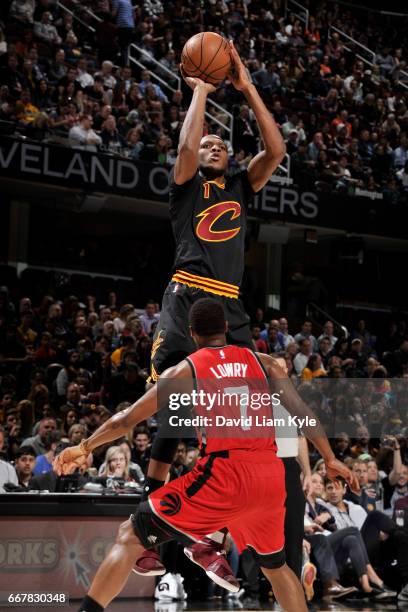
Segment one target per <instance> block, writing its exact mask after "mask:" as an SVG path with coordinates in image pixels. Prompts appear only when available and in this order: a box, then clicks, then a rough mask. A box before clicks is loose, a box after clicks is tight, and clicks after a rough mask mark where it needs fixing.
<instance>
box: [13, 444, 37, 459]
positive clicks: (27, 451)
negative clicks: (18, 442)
mask: <svg viewBox="0 0 408 612" xmlns="http://www.w3.org/2000/svg"><path fill="white" fill-rule="evenodd" d="M24 455H31V456H32V457H36V456H37V453H36V452H35V450H34V448H33V447H32V446H29V445H28V444H27V445H26V446H20V448H18V449H17V450H16V452H15V454H14V459H20V457H23V456H24Z"/></svg>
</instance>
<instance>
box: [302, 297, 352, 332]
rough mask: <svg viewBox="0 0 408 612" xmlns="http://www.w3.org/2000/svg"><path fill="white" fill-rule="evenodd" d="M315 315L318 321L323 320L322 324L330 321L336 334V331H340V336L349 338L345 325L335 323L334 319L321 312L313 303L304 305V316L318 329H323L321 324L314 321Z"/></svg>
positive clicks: (321, 309)
mask: <svg viewBox="0 0 408 612" xmlns="http://www.w3.org/2000/svg"><path fill="white" fill-rule="evenodd" d="M316 313H317V314H318V315H319V317H320V321H322V320H323V319H324V322H326V321H331V322H332V323H333V325H334V329H335V331H336V332H337V330H341V331H342V335H343V336H344V337H345V338H348V337H349V335H350V333H349V331H348V329H347V327H346V326H345V325H343V324H342V323H340V322H339V321H337V320H336V319H334V318H333V317H332V316H331V315H330V314H329V313H328V312H326V311H325V310H323V308H321V307H320V306H318V305H317V304H315V303H314V302H309V303H308V304H306V316H307V317H308V318H309V319H310V320H311V321H312V322H313V323H314V324H315V325H317V326H318V327H321V328H322V329H323V325H322V323H321V322H320V321H318V320H317V319H316Z"/></svg>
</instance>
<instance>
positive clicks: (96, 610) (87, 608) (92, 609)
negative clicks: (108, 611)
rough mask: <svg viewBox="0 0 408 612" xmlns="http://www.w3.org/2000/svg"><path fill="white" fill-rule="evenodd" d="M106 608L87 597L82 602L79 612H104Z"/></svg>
mask: <svg viewBox="0 0 408 612" xmlns="http://www.w3.org/2000/svg"><path fill="white" fill-rule="evenodd" d="M104 609H105V608H102V606H100V605H99V604H98V603H97V602H96V601H95V600H94V599H92V597H89V595H85V597H84V598H83V600H82V603H81V606H80V608H79V612H103V611H104Z"/></svg>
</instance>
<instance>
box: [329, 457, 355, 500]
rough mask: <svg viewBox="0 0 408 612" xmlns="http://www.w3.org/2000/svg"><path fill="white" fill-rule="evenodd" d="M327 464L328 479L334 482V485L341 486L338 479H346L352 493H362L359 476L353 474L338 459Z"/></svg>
mask: <svg viewBox="0 0 408 612" xmlns="http://www.w3.org/2000/svg"><path fill="white" fill-rule="evenodd" d="M325 463H326V472H327V477H328V478H330V480H332V481H333V483H334V484H335V485H336V483H337V485H338V486H340V483H338V482H337V481H336V478H337V477H338V476H340V477H341V478H344V480H345V481H346V482H347V484H348V486H349V487H350V489H351V490H352V491H354V492H355V493H358V492H359V491H360V485H359V484H358V480H357V476H356V475H355V474H353V473H352V472H351V471H350V470H349V469H348V467H347V466H346V465H344V463H342V462H341V461H339V460H338V459H331V460H330V461H327V462H325Z"/></svg>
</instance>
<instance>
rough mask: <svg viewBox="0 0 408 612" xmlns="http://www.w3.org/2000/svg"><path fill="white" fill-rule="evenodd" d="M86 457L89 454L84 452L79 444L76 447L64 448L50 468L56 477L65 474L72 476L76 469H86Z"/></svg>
mask: <svg viewBox="0 0 408 612" xmlns="http://www.w3.org/2000/svg"><path fill="white" fill-rule="evenodd" d="M88 457H89V453H87V452H85V451H84V448H83V446H82V445H81V444H79V445H78V446H70V447H68V448H65V449H64V450H63V451H62V453H60V454H59V455H58V457H56V459H54V463H53V465H52V467H53V469H54V472H55V473H56V474H58V476H66V475H67V474H72V473H73V472H75V470H76V469H78V468H79V469H80V470H82V469H84V468H87V467H88V464H87V459H88Z"/></svg>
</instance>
